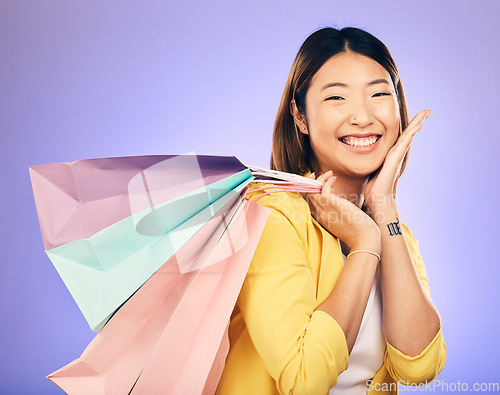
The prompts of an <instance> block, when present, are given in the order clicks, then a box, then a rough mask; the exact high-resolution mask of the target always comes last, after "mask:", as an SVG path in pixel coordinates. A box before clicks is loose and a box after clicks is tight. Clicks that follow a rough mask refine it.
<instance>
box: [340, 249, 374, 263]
mask: <svg viewBox="0 0 500 395" xmlns="http://www.w3.org/2000/svg"><path fill="white" fill-rule="evenodd" d="M356 252H367V253H369V254H372V255H375V256H376V257H377V258H378V261H379V262H380V255H379V254H377V253H376V252H373V251H368V250H356V251H351V252H350V253H349V255H347V258H349V257H350V256H351V255H352V254H355V253H356ZM347 258H346V259H347Z"/></svg>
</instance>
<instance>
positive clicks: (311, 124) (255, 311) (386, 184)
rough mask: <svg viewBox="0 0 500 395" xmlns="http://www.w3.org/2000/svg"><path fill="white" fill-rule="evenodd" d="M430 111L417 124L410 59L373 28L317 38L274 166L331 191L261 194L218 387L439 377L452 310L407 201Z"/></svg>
mask: <svg viewBox="0 0 500 395" xmlns="http://www.w3.org/2000/svg"><path fill="white" fill-rule="evenodd" d="M430 114H431V112H430V111H422V112H421V113H419V114H417V115H416V116H415V118H414V119H413V120H412V121H411V122H408V111H407V106H406V101H405V97H404V93H403V86H402V83H401V81H400V79H399V74H398V71H397V68H396V65H395V64H394V61H393V59H392V57H391V55H390V53H389V51H388V50H387V48H386V47H385V46H384V44H383V43H382V42H380V41H379V40H378V39H377V38H375V37H374V36H372V35H371V34H369V33H367V32H365V31H363V30H361V29H356V28H344V29H341V30H337V29H333V28H324V29H321V30H318V31H317V32H315V33H313V34H312V35H311V36H310V37H309V38H307V40H306V41H305V42H304V44H303V45H302V47H301V48H300V50H299V53H298V54H297V57H296V59H295V62H294V64H293V66H292V70H291V71H290V74H289V77H288V80H287V83H286V86H285V91H284V93H283V97H282V100H281V104H280V108H279V110H278V115H277V118H276V123H275V127H274V136H273V149H272V155H271V167H272V168H273V169H274V170H280V171H286V172H291V173H296V174H300V175H304V176H309V177H313V178H316V177H317V179H318V180H320V181H321V182H322V183H323V188H322V192H321V194H316V195H314V194H307V195H301V194H298V193H289V192H276V193H272V194H268V195H266V196H263V197H262V198H259V200H258V203H259V204H263V205H265V206H267V207H269V208H271V209H272V210H271V214H270V216H269V219H268V222H267V224H266V227H265V229H264V232H263V234H262V236H261V239H260V241H259V245H258V247H257V250H256V252H255V255H254V257H253V259H252V263H251V265H250V269H249V271H248V273H247V276H246V279H245V282H244V284H243V287H242V289H241V292H240V295H239V298H238V302H237V305H236V307H235V309H234V311H233V315H232V318H231V323H230V328H229V337H230V344H231V346H230V350H229V354H228V357H227V360H226V365H225V369H224V372H223V375H222V378H221V381H220V383H219V387H218V390H217V393H219V394H313V395H317V394H326V393H328V392H330V393H332V394H366V393H377V392H379V391H382V392H384V393H397V391H398V388H397V387H398V385H397V383H401V384H415V383H427V382H429V381H431V380H433V379H434V378H435V377H436V376H437V374H438V373H439V372H440V371H441V370H442V368H443V366H444V362H445V358H446V346H445V343H444V340H443V335H442V330H441V321H440V317H439V314H438V312H437V310H436V308H435V307H434V305H433V303H432V301H431V298H430V289H429V286H428V278H427V275H426V271H425V267H424V264H423V260H422V256H421V255H420V251H419V248H418V242H417V240H416V239H415V238H414V236H413V234H412V233H411V231H410V230H409V229H408V227H407V226H406V225H405V224H404V223H403V222H402V221H401V220H400V215H399V212H398V208H397V205H396V186H397V181H398V179H399V177H400V176H401V174H402V173H403V171H404V168H405V166H406V162H407V160H408V152H409V148H410V144H411V141H412V139H413V137H414V136H415V134H416V133H417V132H418V131H419V130H420V129H421V128H422V125H421V123H422V121H423V120H424V119H425V118H426V117H428V116H429V115H430ZM311 172H313V173H314V174H311ZM255 188H256V189H259V190H260V189H262V185H258V184H257V185H256V186H255ZM259 193H261V192H259ZM259 193H257V192H252V191H250V193H249V194H248V195H247V196H248V198H249V199H254V198H256V197H257V196H260V195H259Z"/></svg>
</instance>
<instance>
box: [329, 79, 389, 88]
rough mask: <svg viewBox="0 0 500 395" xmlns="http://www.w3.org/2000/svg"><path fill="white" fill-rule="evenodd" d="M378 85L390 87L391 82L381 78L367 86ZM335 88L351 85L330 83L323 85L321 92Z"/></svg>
mask: <svg viewBox="0 0 500 395" xmlns="http://www.w3.org/2000/svg"><path fill="white" fill-rule="evenodd" d="M377 84H387V85H390V84H389V81H387V80H386V79H384V78H379V79H378V80H373V81H371V82H369V83H368V84H366V85H367V86H372V85H377ZM334 86H339V87H341V88H348V87H349V85H347V84H344V83H342V82H329V83H328V84H325V85H323V88H321V91H324V90H325V89H328V88H332V87H334Z"/></svg>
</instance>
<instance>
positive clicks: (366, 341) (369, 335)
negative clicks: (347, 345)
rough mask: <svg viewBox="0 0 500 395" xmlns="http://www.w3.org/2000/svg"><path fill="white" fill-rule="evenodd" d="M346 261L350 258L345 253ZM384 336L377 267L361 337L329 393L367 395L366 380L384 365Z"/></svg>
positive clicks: (364, 315) (359, 336) (362, 322)
mask: <svg viewBox="0 0 500 395" xmlns="http://www.w3.org/2000/svg"><path fill="white" fill-rule="evenodd" d="M342 257H343V259H344V263H345V261H346V259H347V257H346V256H345V255H344V254H342ZM385 347H386V346H385V338H384V334H383V333H382V290H381V287H380V270H379V269H378V268H377V272H376V273H375V279H374V281H373V285H372V289H371V292H370V297H369V298H368V302H367V303H366V308H365V313H364V314H363V319H362V321H361V326H360V327H359V332H358V337H357V338H356V341H355V342H354V346H353V348H352V350H351V354H350V356H349V366H348V368H347V369H346V370H345V371H343V372H342V373H341V374H340V376H339V377H338V380H337V384H336V385H335V387H333V388H332V389H331V390H330V393H329V394H330V395H361V394H363V395H366V390H367V385H366V382H367V381H368V380H371V379H372V378H373V376H375V373H377V371H378V370H379V369H380V368H381V367H382V365H383V364H384V353H385Z"/></svg>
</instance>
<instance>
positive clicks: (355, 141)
mask: <svg viewBox="0 0 500 395" xmlns="http://www.w3.org/2000/svg"><path fill="white" fill-rule="evenodd" d="M341 140H342V142H344V143H345V144H348V145H350V146H353V147H368V146H369V145H372V144H375V143H376V142H377V140H378V137H375V136H372V137H364V138H357V137H352V136H347V137H343V138H342V139H341Z"/></svg>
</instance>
